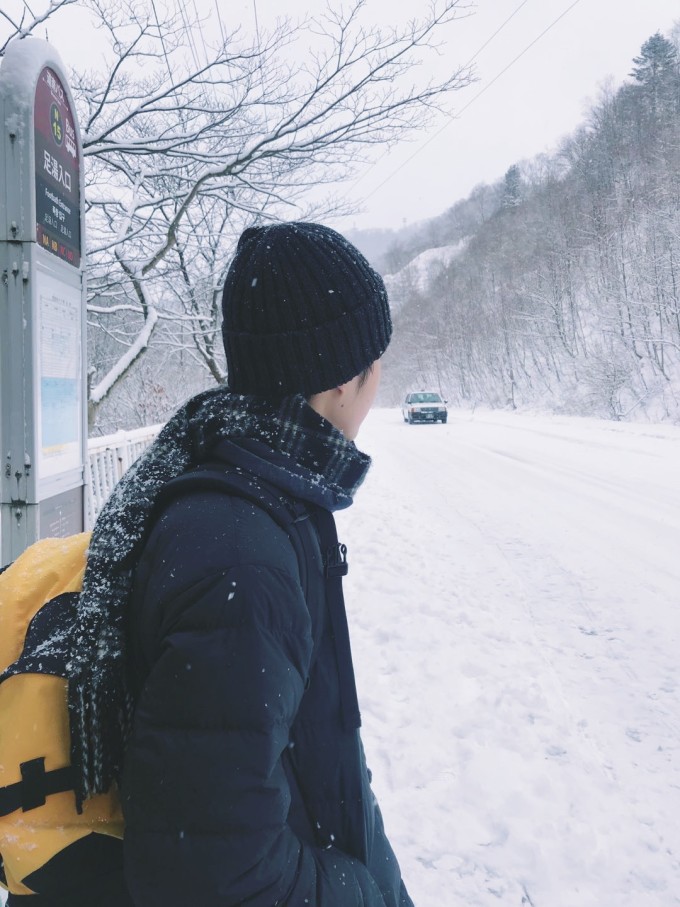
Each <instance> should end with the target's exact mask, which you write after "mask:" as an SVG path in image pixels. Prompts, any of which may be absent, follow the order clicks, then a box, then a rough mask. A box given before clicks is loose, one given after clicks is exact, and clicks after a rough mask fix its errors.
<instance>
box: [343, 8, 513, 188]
mask: <svg viewBox="0 0 680 907" xmlns="http://www.w3.org/2000/svg"><path fill="white" fill-rule="evenodd" d="M528 2H529V0H522V2H521V3H520V5H519V6H517V7H515V9H514V10H513V11H512V12H511V13H510V15H509V16H508V18H507V19H505V21H504V22H502V23H501V24H500V25H499V26H498V28H497V29H496V31H495V32H494V33H493V34H492V35H491V36H490V37H489V38H487V39H486V41H485V42H484V43H483V44H482V46H481V47H478V48H477V50H476V51H475V52H474V54H473V55H472V56H471V57H470V59H469V60H468V61H467V63H465V64H463V66H461V70H465V69H467V68H468V66H470V64H471V63H474V61H475V60H476V59H477V57H478V56H479V55H480V54H481V52H482V51H483V50H484V49H485V48H487V47H488V46H489V44H491V42H492V41H493V39H494V38H495V37H496V35H499V34H500V33H501V32H502V31H503V29H504V28H505V26H506V25H507V24H508V22H510V20H511V19H514V18H515V16H516V15H517V13H518V12H519V11H520V10H521V9H522V7H523V6H526V5H527V3H528ZM446 125H448V123H447V124H446ZM444 128H446V126H445V127H444ZM438 134H439V133H435V135H434V136H433V138H436V136H437V135H438ZM426 145H427V143H425V145H423V146H422V147H423V148H425V147H426ZM417 153H418V152H416V154H417ZM386 155H387V152H385V153H384V154H382V155H381V156H380V157H379V158H378V159H377V161H374V162H373V163H372V164H371V165H370V167H368V168H367V169H366V170H365V171H364V172H363V173H362V175H361V176H360V177H359V178H358V179H356V180H355V181H354V186H355V187H356V186H358V185H359V183H361V182H362V181H363V180H365V179H366V177H367V176H368V174H369V173H371V171H373V170H375V168H376V167H377V166H378V164H379V163H380V161H381V160H382V159H383V158H384V157H386ZM409 160H410V158H409ZM406 163H408V161H406ZM369 198H370V196H369Z"/></svg>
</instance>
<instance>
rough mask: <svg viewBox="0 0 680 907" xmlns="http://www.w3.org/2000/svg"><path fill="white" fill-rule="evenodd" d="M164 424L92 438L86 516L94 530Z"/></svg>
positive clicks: (88, 464) (86, 467) (86, 480)
mask: <svg viewBox="0 0 680 907" xmlns="http://www.w3.org/2000/svg"><path fill="white" fill-rule="evenodd" d="M162 427H163V426H162V425H147V426H146V427H145V428H136V429H133V430H132V431H117V432H116V433H115V435H106V436H103V437H101V438H90V440H89V441H88V442H87V447H88V454H89V456H88V458H87V463H86V466H85V516H86V520H87V526H88V528H92V525H93V524H94V521H95V519H96V518H97V514H98V513H99V511H100V510H101V509H102V507H103V506H104V504H105V503H106V499H107V498H108V496H109V495H110V494H111V492H112V491H113V487H114V485H115V484H116V482H117V481H118V480H119V479H120V478H121V476H122V475H123V473H124V472H125V470H126V469H127V468H128V466H131V465H132V464H133V463H134V462H135V460H136V459H137V457H139V455H140V454H141V453H143V452H144V451H145V450H146V448H147V447H148V446H149V444H151V442H152V441H153V439H154V438H155V437H156V435H157V434H158V432H159V431H160V430H161V428H162Z"/></svg>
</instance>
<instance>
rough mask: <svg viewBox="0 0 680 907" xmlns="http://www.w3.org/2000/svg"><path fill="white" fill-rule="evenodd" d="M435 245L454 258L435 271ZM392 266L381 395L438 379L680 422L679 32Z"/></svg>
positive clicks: (478, 390) (530, 403) (556, 404)
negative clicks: (429, 252) (549, 143)
mask: <svg viewBox="0 0 680 907" xmlns="http://www.w3.org/2000/svg"><path fill="white" fill-rule="evenodd" d="M432 247H442V251H446V250H448V253H449V254H448V263H446V262H447V259H446V257H445V256H442V259H441V261H440V262H439V263H438V264H436V265H432V264H430V266H429V270H428V273H427V279H426V280H425V281H423V280H422V277H421V278H420V279H419V278H418V274H417V268H416V264H417V258H416V256H417V255H418V253H420V252H422V251H424V250H425V249H431V248H432ZM414 258H415V261H413V262H412V263H411V264H410V265H409V264H408V263H407V262H408V260H409V259H414ZM384 270H386V271H388V272H392V273H395V272H397V271H398V275H397V277H395V278H392V279H391V280H390V286H391V289H392V294H393V295H394V296H395V298H396V301H397V303H398V307H397V311H396V315H395V322H396V328H397V329H396V331H395V340H394V342H393V344H392V346H391V348H390V350H388V353H387V356H386V362H385V365H386V368H385V370H384V375H385V378H384V386H383V402H386V403H395V402H397V401H398V400H399V398H400V397H401V396H402V394H403V393H404V392H405V391H407V390H409V389H413V388H417V387H424V386H427V387H434V388H437V389H441V390H442V392H443V393H444V395H445V396H446V397H447V398H448V399H449V401H451V402H454V403H457V404H463V405H473V406H474V405H477V404H480V405H482V404H483V405H490V406H508V407H513V408H514V407H536V408H542V409H549V410H552V411H556V412H569V413H581V414H592V415H597V416H602V417H606V418H613V419H624V418H627V417H630V418H645V417H648V418H652V419H668V418H670V419H673V420H675V421H677V420H679V419H680V53H679V49H678V43H677V41H674V40H671V39H670V38H666V37H664V36H663V35H661V34H660V33H657V34H655V35H653V36H652V37H650V38H649V39H648V40H647V41H646V42H645V43H644V44H643V46H642V48H641V51H640V54H639V56H637V57H636V58H635V59H634V60H633V61H632V65H631V73H630V79H629V80H628V81H626V83H625V84H623V85H621V86H620V87H617V88H609V89H603V90H602V91H601V94H600V97H599V99H598V101H597V103H596V104H595V105H594V106H593V107H592V109H591V111H590V113H589V115H588V117H587V120H586V121H585V122H584V123H583V124H582V126H581V127H580V128H579V129H578V130H577V131H576V132H575V133H574V134H573V135H571V136H569V137H568V138H567V139H566V140H565V141H564V142H563V143H562V145H561V147H560V148H559V149H558V150H557V151H556V152H555V153H554V154H551V155H542V156H540V157H537V158H535V159H533V160H531V161H529V162H523V163H521V164H515V165H513V166H511V167H510V168H509V169H508V171H507V173H506V174H505V177H504V179H503V180H501V181H499V182H498V183H497V184H495V185H492V186H480V187H478V188H477V189H475V190H474V191H473V193H472V194H471V195H470V196H469V197H468V198H467V199H464V200H462V201H460V202H458V203H457V204H455V205H454V206H453V207H452V208H450V209H449V210H448V211H447V212H446V213H445V214H443V215H442V216H441V217H439V218H436V219H434V220H433V221H430V222H428V223H427V224H425V225H424V226H423V227H422V228H421V230H420V232H419V233H418V234H416V235H415V236H413V235H412V236H411V237H410V239H409V241H408V242H407V243H402V244H401V245H398V244H395V245H394V246H393V247H392V249H391V250H390V251H389V253H388V254H387V255H386V257H385V268H384Z"/></svg>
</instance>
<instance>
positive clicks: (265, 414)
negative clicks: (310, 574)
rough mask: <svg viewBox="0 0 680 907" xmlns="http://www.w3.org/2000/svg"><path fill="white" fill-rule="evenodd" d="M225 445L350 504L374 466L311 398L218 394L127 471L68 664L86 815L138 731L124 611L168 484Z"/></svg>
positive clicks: (85, 593) (95, 557) (91, 568)
mask: <svg viewBox="0 0 680 907" xmlns="http://www.w3.org/2000/svg"><path fill="white" fill-rule="evenodd" d="M222 439H229V440H231V441H236V442H238V440H239V439H243V440H245V439H249V440H256V441H259V442H263V443H264V444H266V445H267V447H268V448H270V449H273V450H274V451H277V452H279V453H281V454H283V455H284V456H286V457H289V458H290V459H291V461H292V463H291V466H294V465H295V466H297V467H300V466H301V467H303V470H305V471H307V472H308V473H310V474H311V476H310V477H311V479H312V480H313V481H314V482H315V483H316V484H318V485H319V486H321V487H322V488H324V489H325V490H326V491H329V492H332V493H333V494H334V495H335V497H336V499H337V500H338V501H339V502H340V504H339V506H348V504H350V503H351V499H352V495H353V494H354V492H355V490H356V489H357V488H358V486H359V485H360V484H361V482H362V481H363V479H364V476H365V474H366V471H367V470H368V467H369V465H370V458H369V457H367V456H366V455H365V454H362V453H361V452H360V451H359V450H358V449H357V448H356V447H355V445H354V444H353V442H351V441H348V440H347V439H346V438H345V437H344V435H343V434H342V433H341V432H340V431H338V430H337V429H335V428H333V426H332V425H330V423H329V422H327V421H326V420H325V419H323V418H322V417H321V416H319V415H318V413H316V412H315V411H314V410H313V409H312V408H311V407H310V406H309V405H308V404H307V402H306V401H305V399H304V398H303V397H300V396H294V397H287V398H285V399H283V400H282V401H280V402H279V403H276V402H271V401H268V400H265V399H264V398H259V397H249V396H242V395H237V394H233V393H231V392H230V391H229V390H228V389H226V388H223V387H220V388H216V389H212V390H209V391H206V392H204V393H202V394H199V395H198V396H196V397H194V398H193V399H191V400H190V401H189V402H188V403H186V404H185V405H184V406H183V407H182V408H181V409H180V410H179V411H178V412H177V413H175V415H174V416H173V417H172V418H171V419H170V421H169V422H168V423H167V424H166V425H165V426H164V428H163V429H162V431H161V432H160V434H159V435H158V437H157V438H156V440H155V441H154V443H153V444H152V445H151V446H150V447H149V448H148V449H147V451H146V452H145V453H144V454H143V455H142V456H141V457H140V459H139V460H137V462H136V463H135V464H134V465H133V466H132V467H131V468H130V469H129V470H128V471H127V472H126V474H125V475H124V476H123V478H122V479H121V480H120V482H119V483H118V485H117V486H116V487H115V489H114V490H113V493H112V495H111V497H110V498H109V500H108V501H107V503H106V506H105V507H104V509H103V510H102V512H101V513H100V515H99V517H98V518H97V521H96V523H95V526H94V530H93V533H92V540H91V542H90V548H89V551H88V557H87V569H86V571H85V577H84V580H83V589H82V592H81V594H80V597H79V602H78V610H77V619H76V626H75V631H74V635H73V640H72V644H71V652H70V658H69V661H68V672H69V712H70V723H71V763H72V766H73V768H74V775H75V780H76V799H77V802H78V806H79V808H80V806H81V804H82V802H83V800H84V799H85V798H86V797H90V796H93V795H94V794H97V793H104V792H106V791H107V790H108V789H109V788H110V786H111V784H112V783H113V782H116V781H118V779H119V777H120V772H121V767H122V757H123V751H124V747H125V743H126V740H127V737H128V735H129V733H130V729H131V724H132V713H133V702H132V699H131V696H130V693H129V690H128V688H127V685H126V678H125V650H124V643H125V626H124V619H125V608H126V603H127V600H128V597H129V595H130V592H131V588H132V582H133V576H134V569H135V565H136V563H137V560H138V557H139V555H140V553H141V550H142V548H143V545H144V542H145V540H146V538H147V536H148V533H149V530H150V528H151V526H150V521H151V514H152V511H153V508H154V504H155V502H156V500H157V498H158V495H159V494H160V492H161V490H162V489H163V487H164V486H165V484H166V483H167V482H169V481H170V480H171V479H173V478H176V477H177V476H179V475H182V474H183V473H185V472H187V471H188V470H190V469H192V468H193V467H194V466H196V465H198V464H199V463H201V462H205V461H206V460H207V459H208V458H209V456H210V452H211V451H212V450H213V449H214V448H215V446H216V445H217V444H218V443H219V441H221V440H222Z"/></svg>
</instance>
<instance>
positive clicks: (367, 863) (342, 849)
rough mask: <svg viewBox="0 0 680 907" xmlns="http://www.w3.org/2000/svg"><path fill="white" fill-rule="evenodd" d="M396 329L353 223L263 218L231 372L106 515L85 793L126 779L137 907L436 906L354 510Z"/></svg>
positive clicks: (87, 629) (84, 639) (84, 636)
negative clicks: (366, 611) (388, 741)
mask: <svg viewBox="0 0 680 907" xmlns="http://www.w3.org/2000/svg"><path fill="white" fill-rule="evenodd" d="M391 332H392V323H391V318H390V311H389V305H388V298H387V293H386V290H385V286H384V283H383V281H382V279H381V278H380V276H379V275H378V274H377V273H376V272H375V271H374V270H373V269H372V268H371V267H370V265H369V264H368V262H367V261H366V259H365V258H364V256H363V255H362V254H361V253H360V252H359V251H358V250H357V249H356V248H354V246H353V245H352V244H351V243H349V242H348V240H346V239H345V238H344V237H343V236H341V235H340V234H339V233H337V232H336V231H334V230H332V229H330V228H328V227H325V226H322V225H320V224H313V223H305V222H293V223H281V224H274V225H269V226H260V227H251V228H249V229H247V230H245V232H244V233H243V234H242V236H241V238H240V240H239V243H238V247H237V250H236V253H235V257H234V259H233V261H232V263H231V266H230V268H229V271H228V274H227V277H226V282H225V286H224V292H223V339H224V346H225V351H226V360H227V369H228V384H227V386H226V387H219V388H215V389H212V390H209V391H206V392H204V393H202V394H199V395H198V396H197V397H194V398H193V399H192V400H190V401H189V403H188V404H186V405H185V406H184V407H182V408H181V409H180V410H179V412H178V413H177V414H176V415H175V416H174V417H173V418H172V419H171V420H170V421H169V422H168V424H167V425H166V426H165V427H164V429H163V430H162V432H161V433H160V435H159V437H158V438H157V439H156V441H155V442H154V444H153V445H152V446H151V448H150V449H149V450H148V451H147V453H146V455H145V456H143V457H142V458H141V459H140V460H139V461H138V463H137V464H136V465H135V466H134V467H133V468H132V469H131V470H130V471H129V472H128V473H127V474H126V476H125V477H124V478H123V480H122V481H121V482H120V483H119V485H118V486H117V488H116V490H115V491H114V494H113V496H112V498H111V499H110V501H109V503H108V505H107V507H106V508H105V510H104V511H103V512H102V514H101V515H100V518H99V519H98V521H97V524H96V526H95V531H94V534H93V538H92V542H91V545H90V553H89V557H88V569H87V572H86V575H85V580H84V586H83V593H82V595H81V599H80V602H81V603H80V606H79V607H80V615H79V632H78V634H77V638H78V639H79V645H78V647H77V649H76V651H74V653H73V659H72V683H71V686H70V690H71V692H70V696H71V702H70V708H71V713H72V737H73V739H72V747H73V753H72V757H73V764H74V766H75V767H76V769H77V772H78V775H79V778H80V785H79V787H78V795H79V797H80V798H81V799H82V798H84V797H88V796H90V795H92V794H93V793H96V792H98V791H101V790H105V789H106V788H107V786H108V785H110V784H111V783H112V781H119V782H120V790H121V802H122V806H123V811H124V816H125V837H124V844H123V847H124V875H125V884H126V886H127V889H128V892H129V897H130V900H131V903H133V904H135V905H144V907H161V905H162V907H173V905H184V904H197V905H201V907H213V905H214V907H217V905H220V907H230V905H234V907H235V905H248V907H273V905H287V907H305V905H311V907H413V905H412V901H411V899H410V897H409V895H408V894H407V891H406V888H405V886H404V883H403V881H402V879H401V874H400V869H399V865H398V863H397V859H396V857H395V855H394V852H393V850H392V848H391V846H390V844H389V841H388V839H387V836H386V833H385V830H384V826H383V821H382V817H381V813H380V809H379V807H378V804H377V802H376V799H375V797H374V795H373V793H372V791H371V787H370V775H369V772H368V769H367V766H366V760H365V757H364V752H363V748H362V742H361V736H360V729H359V728H360V723H361V721H360V714H359V708H358V701H357V693H356V685H355V680H354V672H353V667H352V659H351V652H350V648H349V636H348V631H347V621H346V615H345V611H344V603H343V599H342V590H341V575H342V573H344V571H345V569H346V568H345V551H346V549H345V547H344V545H340V544H339V542H338V539H337V535H336V534H335V524H334V520H333V516H332V514H333V512H334V511H336V510H339V509H342V508H345V507H348V506H349V505H350V504H351V503H352V501H353V498H354V494H355V492H356V490H357V489H358V487H359V486H360V484H361V482H362V481H363V479H364V477H365V474H366V471H367V470H368V468H369V465H370V459H369V457H367V456H366V455H365V454H363V453H362V452H361V451H360V450H359V449H358V448H357V447H356V445H355V443H354V440H355V437H356V435H357V432H358V430H359V427H360V426H361V424H362V422H363V420H364V418H365V417H366V415H367V413H368V411H369V409H370V406H371V404H372V402H373V399H374V396H375V393H376V390H377V387H378V382H379V379H380V368H381V366H380V357H381V356H382V354H383V353H384V351H385V349H386V348H387V345H388V343H389V341H390V336H391ZM216 474H219V475H222V476H229V477H231V478H230V481H236V482H237V483H240V487H241V488H242V489H243V490H244V491H245V492H247V493H245V494H240V493H239V492H238V490H237V491H235V492H234V493H228V492H225V490H224V489H223V488H220V487H218V486H217V485H216V484H214V483H215V479H214V477H215V475H216ZM206 476H208V477H212V479H211V480H210V481H208V482H206V481H205V478H206ZM187 480H188V481H187ZM272 497H273V498H274V499H275V501H276V502H278V504H279V505H281V504H283V505H284V506H285V508H286V509H287V512H288V513H290V515H291V521H290V526H286V525H284V523H282V522H281V521H279V520H277V519H276V518H275V516H274V515H273V513H272V509H271V506H270V507H269V508H268V507H267V506H264V503H262V506H260V504H261V502H264V501H265V499H267V500H271V499H272ZM296 539H297V541H296ZM122 664H124V665H125V670H124V671H122V670H121V665H122ZM112 728H113V730H112ZM73 729H75V732H74V731H73Z"/></svg>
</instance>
